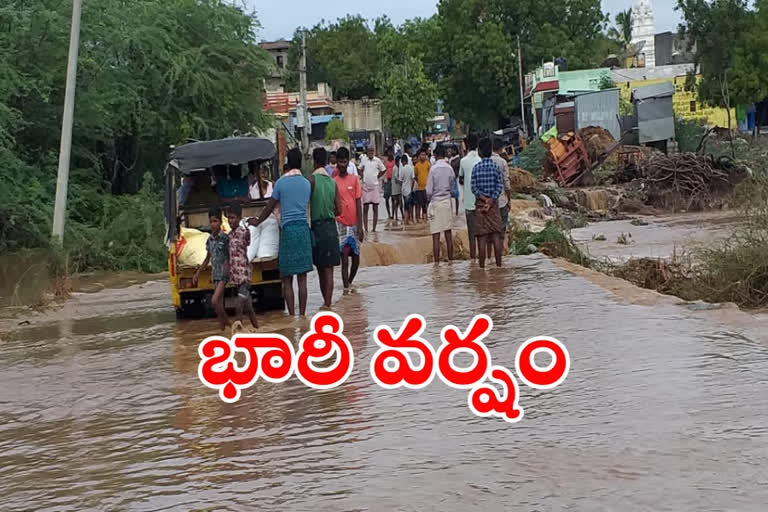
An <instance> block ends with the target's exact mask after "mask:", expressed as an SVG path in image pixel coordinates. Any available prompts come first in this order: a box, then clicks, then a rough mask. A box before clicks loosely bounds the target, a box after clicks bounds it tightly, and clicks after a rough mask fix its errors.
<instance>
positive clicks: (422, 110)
mask: <svg viewBox="0 0 768 512" xmlns="http://www.w3.org/2000/svg"><path fill="white" fill-rule="evenodd" d="M436 103H437V86H436V85H435V84H434V83H433V82H432V81H430V80H429V79H428V78H427V77H426V75H425V74H424V70H423V69H422V66H421V62H419V61H418V60H416V59H410V61H409V63H408V66H407V68H406V67H405V66H396V67H395V69H394V70H393V72H392V73H390V75H389V77H388V78H387V79H386V81H385V82H384V85H383V87H382V98H381V108H382V111H383V114H384V119H385V121H386V124H387V126H389V128H390V129H391V130H392V133H393V134H394V135H395V136H396V137H402V138H406V137H409V136H411V135H421V133H422V131H423V130H425V129H426V128H427V127H428V125H429V122H428V120H429V119H430V118H431V117H434V115H435V105H436Z"/></svg>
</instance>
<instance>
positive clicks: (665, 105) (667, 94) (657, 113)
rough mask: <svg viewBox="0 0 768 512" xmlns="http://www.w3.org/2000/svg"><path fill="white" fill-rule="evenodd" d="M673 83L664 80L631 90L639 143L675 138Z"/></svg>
mask: <svg viewBox="0 0 768 512" xmlns="http://www.w3.org/2000/svg"><path fill="white" fill-rule="evenodd" d="M674 94H675V85H674V84H673V83H671V82H664V83H660V84H656V85H649V86H646V87H638V88H637V89H633V90H632V103H634V105H635V112H636V113H637V128H638V136H639V140H640V144H645V143H648V142H658V141H665V140H669V139H674V138H675V111H674V109H673V103H672V97H673V96H674Z"/></svg>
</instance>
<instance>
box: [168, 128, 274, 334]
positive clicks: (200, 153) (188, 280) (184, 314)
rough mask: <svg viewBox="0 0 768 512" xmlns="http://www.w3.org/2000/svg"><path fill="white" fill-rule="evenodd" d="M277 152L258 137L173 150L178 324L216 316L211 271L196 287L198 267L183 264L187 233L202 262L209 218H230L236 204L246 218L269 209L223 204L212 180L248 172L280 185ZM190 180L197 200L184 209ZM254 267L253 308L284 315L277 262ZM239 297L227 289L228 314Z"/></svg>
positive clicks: (171, 235) (173, 282) (172, 271)
mask: <svg viewBox="0 0 768 512" xmlns="http://www.w3.org/2000/svg"><path fill="white" fill-rule="evenodd" d="M276 152H277V151H276V147H275V144H274V143H273V142H272V141H270V140H268V139H264V138H258V137H231V138H227V139H221V140H212V141H203V142H193V143H190V144H185V145H183V146H179V147H176V148H175V149H173V151H172V153H171V155H170V159H169V162H168V165H167V166H166V170H165V219H166V246H167V247H168V276H169V280H170V288H171V302H172V304H173V306H174V308H175V309H176V317H177V318H178V319H185V318H203V317H209V316H212V315H213V314H214V311H213V305H212V297H213V291H214V286H213V282H212V280H211V269H210V268H206V269H202V270H201V273H200V278H199V280H198V282H197V284H196V285H195V284H193V276H194V274H195V270H196V268H197V265H196V264H190V263H189V262H188V261H183V260H182V258H181V256H182V255H183V254H184V251H185V245H187V244H188V240H187V239H186V238H185V236H184V233H185V232H186V233H187V234H188V236H194V238H195V240H196V241H197V242H198V243H197V247H198V249H197V251H198V254H197V255H196V256H197V260H200V259H201V258H202V257H203V256H202V255H201V254H200V253H201V251H204V245H202V244H204V240H205V239H207V233H210V227H209V218H208V212H209V210H210V209H211V208H213V207H216V208H220V209H221V210H222V214H223V215H224V216H226V214H227V207H228V206H229V205H231V204H233V202H234V201H237V202H238V203H240V204H241V205H242V209H243V217H244V218H248V217H258V215H259V214H260V213H261V210H262V209H263V208H264V206H266V204H267V199H261V200H250V199H249V200H226V199H222V198H220V197H219V196H218V194H217V193H216V192H215V190H214V186H213V183H212V180H211V178H212V177H213V169H214V168H220V167H219V166H227V167H228V168H230V167H231V166H240V167H241V168H242V167H245V166H248V167H249V168H253V169H259V172H260V173H261V174H262V176H264V177H265V178H267V179H269V180H271V181H273V182H275V181H276V180H277V178H278V177H279V168H278V165H277V158H276ZM241 172H242V171H241ZM265 174H266V176H265ZM185 178H186V179H187V182H190V181H191V182H193V183H194V185H192V186H191V189H192V190H193V191H194V192H195V193H196V196H195V198H194V200H191V199H189V200H187V201H186V202H184V203H183V204H179V203H180V198H179V194H178V191H179V188H180V186H181V183H182V179H185ZM189 197H192V196H189ZM190 234H191V235H190ZM252 265H253V276H252V283H251V299H252V301H253V304H254V308H255V309H256V310H257V311H268V310H274V309H283V308H284V306H285V303H284V300H283V293H282V286H281V280H280V272H279V269H278V261H277V257H276V256H275V257H270V258H263V259H258V258H255V259H254V260H253V261H252ZM236 295H237V294H236V290H235V289H234V288H233V287H231V286H230V287H228V288H227V291H226V294H225V308H227V309H228V310H231V309H233V308H234V306H235V303H236V300H237V297H236Z"/></svg>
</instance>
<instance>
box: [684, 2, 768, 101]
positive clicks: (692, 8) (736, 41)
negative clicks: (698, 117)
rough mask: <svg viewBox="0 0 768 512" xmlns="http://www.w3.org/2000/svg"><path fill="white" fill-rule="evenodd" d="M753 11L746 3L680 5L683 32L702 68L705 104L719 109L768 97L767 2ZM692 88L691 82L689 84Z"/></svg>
mask: <svg viewBox="0 0 768 512" xmlns="http://www.w3.org/2000/svg"><path fill="white" fill-rule="evenodd" d="M756 5H757V10H756V11H755V10H751V9H750V8H749V3H748V2H747V1H746V0H713V1H703V0H678V8H679V9H680V11H681V12H682V14H683V20H684V22H683V24H682V25H681V29H682V32H683V34H684V35H686V36H687V38H688V43H689V45H690V46H691V48H694V45H695V50H696V51H695V54H694V60H695V64H697V65H698V66H699V69H700V74H701V81H700V82H699V83H698V85H697V90H698V95H699V98H700V99H701V101H702V102H704V103H706V104H710V105H716V106H720V107H727V106H728V107H730V106H733V105H736V104H744V103H751V102H753V101H760V100H762V99H763V98H764V97H765V96H766V95H768V77H766V76H765V73H764V72H763V70H764V69H765V67H764V66H765V65H766V64H768V56H767V55H766V54H768V34H767V33H766V29H768V2H766V0H758V1H757V2H756ZM687 85H688V86H689V87H690V86H692V85H693V81H692V80H689V82H688V84H687Z"/></svg>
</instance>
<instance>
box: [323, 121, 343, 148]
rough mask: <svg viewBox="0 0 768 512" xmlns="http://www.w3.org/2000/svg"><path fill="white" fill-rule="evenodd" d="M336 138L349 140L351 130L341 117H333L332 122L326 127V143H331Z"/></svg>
mask: <svg viewBox="0 0 768 512" xmlns="http://www.w3.org/2000/svg"><path fill="white" fill-rule="evenodd" d="M334 140H343V141H346V140H349V132H347V128H346V127H345V126H344V121H342V120H341V119H339V118H334V119H331V122H330V123H328V126H326V127H325V143H326V144H330V143H331V142H333V141H334Z"/></svg>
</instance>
